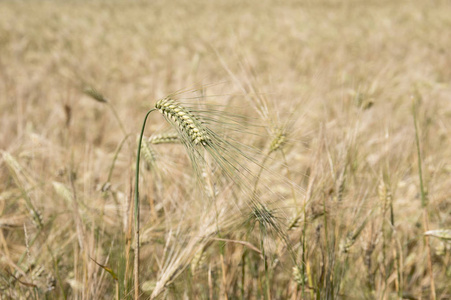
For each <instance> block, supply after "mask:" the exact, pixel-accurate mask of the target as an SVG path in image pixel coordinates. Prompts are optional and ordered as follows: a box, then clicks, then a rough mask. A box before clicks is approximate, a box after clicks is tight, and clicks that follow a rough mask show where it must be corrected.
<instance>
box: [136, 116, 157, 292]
mask: <svg viewBox="0 0 451 300" xmlns="http://www.w3.org/2000/svg"><path fill="white" fill-rule="evenodd" d="M155 110H156V108H153V109H151V110H149V111H148V112H147V113H146V116H145V117H144V121H143V125H142V128H141V134H140V136H139V143H138V153H137V154H136V173H135V202H134V204H135V258H134V271H133V272H134V277H135V300H136V299H139V158H140V154H141V142H142V139H143V135H144V129H145V127H146V121H147V117H149V114H150V113H151V112H153V111H155Z"/></svg>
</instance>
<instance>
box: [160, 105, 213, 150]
mask: <svg viewBox="0 0 451 300" xmlns="http://www.w3.org/2000/svg"><path fill="white" fill-rule="evenodd" d="M155 108H157V109H158V110H159V111H160V112H161V113H162V114H163V115H165V116H166V118H167V119H169V120H170V121H172V122H173V123H175V125H177V127H178V129H179V130H180V132H181V133H182V134H183V135H184V136H186V137H187V138H188V139H189V140H190V141H191V142H192V143H194V144H195V145H199V144H201V145H203V146H207V145H208V144H209V143H210V140H211V139H210V137H209V134H208V129H207V128H206V127H205V126H204V125H203V124H202V121H201V120H199V119H198V118H197V117H195V116H194V115H193V114H192V113H191V112H190V111H189V110H188V109H186V108H185V107H184V106H182V105H181V104H180V103H178V102H177V101H175V100H173V99H171V98H169V97H166V98H163V99H161V100H159V101H158V102H157V103H156V104H155Z"/></svg>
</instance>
